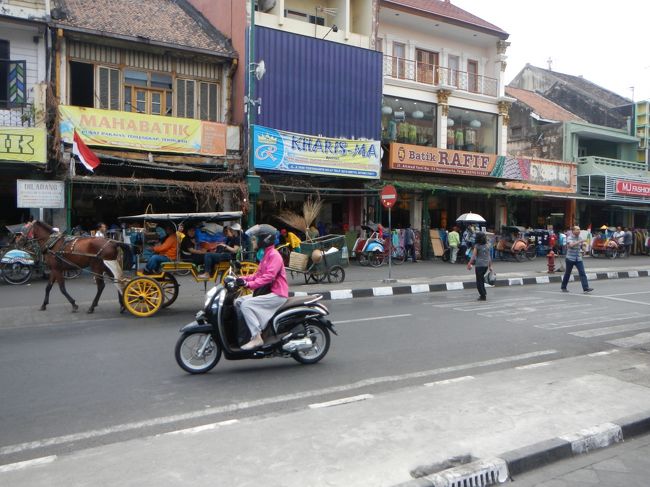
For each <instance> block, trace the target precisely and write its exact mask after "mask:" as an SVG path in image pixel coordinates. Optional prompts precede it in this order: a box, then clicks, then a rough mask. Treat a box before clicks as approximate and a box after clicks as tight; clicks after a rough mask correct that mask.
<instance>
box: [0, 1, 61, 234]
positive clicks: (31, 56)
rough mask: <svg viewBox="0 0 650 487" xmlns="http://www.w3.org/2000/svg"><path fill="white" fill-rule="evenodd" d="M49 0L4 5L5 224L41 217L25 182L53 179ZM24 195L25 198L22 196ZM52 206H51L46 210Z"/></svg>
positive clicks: (0, 181) (1, 193)
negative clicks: (48, 121)
mask: <svg viewBox="0 0 650 487" xmlns="http://www.w3.org/2000/svg"><path fill="white" fill-rule="evenodd" d="M49 11H50V2H49V0H6V1H3V2H2V3H1V4H0V207H2V212H1V213H0V228H2V229H4V225H6V224H13V223H18V222H20V221H26V220H27V218H28V217H29V216H30V214H31V215H32V216H34V217H35V218H38V217H39V216H41V215H40V214H39V208H37V207H31V206H30V205H32V204H35V202H34V203H30V201H33V200H30V198H29V195H23V194H21V201H20V202H19V201H18V189H17V188H18V186H21V185H22V186H21V187H25V185H24V184H22V181H31V180H44V179H47V178H48V173H47V170H48V153H47V132H46V105H45V100H46V91H47V90H46V88H47V80H48V67H49V65H48V58H47V53H48V47H49V42H50V39H49V36H48V30H47V22H48V20H49ZM22 196H25V198H22ZM45 211H48V210H45Z"/></svg>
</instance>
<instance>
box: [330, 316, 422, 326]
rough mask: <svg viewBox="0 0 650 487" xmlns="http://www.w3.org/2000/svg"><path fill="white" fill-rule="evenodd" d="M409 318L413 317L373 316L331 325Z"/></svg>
mask: <svg viewBox="0 0 650 487" xmlns="http://www.w3.org/2000/svg"><path fill="white" fill-rule="evenodd" d="M409 316H413V315H412V314H405V315H386V316H373V317H371V318H357V319H355V320H341V321H333V322H332V324H333V325H342V324H344V323H357V322H359V321H375V320H390V319H393V318H407V317H409Z"/></svg>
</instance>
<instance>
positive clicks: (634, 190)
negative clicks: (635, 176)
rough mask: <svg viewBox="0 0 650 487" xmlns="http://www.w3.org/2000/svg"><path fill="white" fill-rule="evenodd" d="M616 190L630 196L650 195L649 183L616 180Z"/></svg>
mask: <svg viewBox="0 0 650 487" xmlns="http://www.w3.org/2000/svg"><path fill="white" fill-rule="evenodd" d="M616 192H617V193H620V194H627V195H631V196H646V197H650V184H648V183H637V182H636V181H622V180H618V181H616Z"/></svg>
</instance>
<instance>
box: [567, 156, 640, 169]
mask: <svg viewBox="0 0 650 487" xmlns="http://www.w3.org/2000/svg"><path fill="white" fill-rule="evenodd" d="M576 161H577V162H578V164H587V163H593V164H600V165H603V166H609V167H617V168H622V169H632V170H634V171H645V169H646V164H645V162H636V161H623V160H620V159H610V158H607V157H599V156H587V157H578V158H577V159H576Z"/></svg>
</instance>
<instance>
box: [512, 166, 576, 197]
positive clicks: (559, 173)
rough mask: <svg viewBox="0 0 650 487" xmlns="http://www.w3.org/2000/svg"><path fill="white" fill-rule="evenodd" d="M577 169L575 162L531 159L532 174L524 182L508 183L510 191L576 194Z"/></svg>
mask: <svg viewBox="0 0 650 487" xmlns="http://www.w3.org/2000/svg"><path fill="white" fill-rule="evenodd" d="M576 182H577V168H576V164H575V163H573V162H565V161H551V160H546V159H531V160H530V174H529V176H528V178H527V179H525V180H523V181H508V182H506V183H505V184H506V188H508V189H526V190H531V191H546V192H549V193H566V194H568V193H575V192H576V186H577V184H576Z"/></svg>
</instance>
